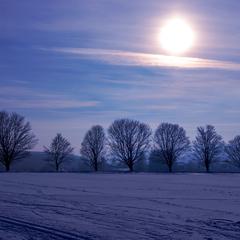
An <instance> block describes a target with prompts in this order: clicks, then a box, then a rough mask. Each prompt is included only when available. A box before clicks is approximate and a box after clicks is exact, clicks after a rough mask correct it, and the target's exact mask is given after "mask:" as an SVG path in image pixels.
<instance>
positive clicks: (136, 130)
mask: <svg viewBox="0 0 240 240" xmlns="http://www.w3.org/2000/svg"><path fill="white" fill-rule="evenodd" d="M37 142H38V140H37V138H36V136H35V135H34V134H33V132H32V129H31V125H30V123H29V122H27V121H26V120H25V118H24V117H23V116H21V115H19V114H17V113H8V112H5V111H2V112H0V162H1V163H2V165H3V166H4V167H5V169H6V171H9V170H10V167H11V165H12V163H13V162H15V161H17V160H20V159H23V158H25V157H26V156H27V155H28V154H30V152H29V151H30V150H31V149H33V148H34V146H35V145H36V144H37ZM43 148H44V152H45V153H46V156H47V159H46V160H48V161H50V162H51V163H53V164H54V166H55V170H56V171H59V170H60V169H61V166H62V165H63V163H64V162H66V161H67V160H68V159H69V158H70V157H71V155H72V154H73V150H74V149H73V147H72V146H71V144H70V142H69V141H68V140H67V139H66V138H65V137H63V136H62V134H60V133H58V134H57V135H56V136H55V137H54V138H53V140H52V142H51V144H50V146H44V147H43ZM80 154H81V158H82V159H83V160H84V162H85V164H86V165H88V166H89V167H90V168H91V169H92V170H94V171H98V170H99V169H102V166H103V165H104V163H106V162H107V163H108V164H111V163H113V162H118V163H120V164H122V165H125V166H126V167H128V169H129V171H134V169H135V167H136V166H137V164H140V163H141V162H143V161H146V159H154V161H155V163H159V166H162V165H165V166H167V168H168V171H169V172H172V171H173V167H174V165H176V163H177V162H178V161H179V160H180V159H181V158H182V157H183V156H185V155H188V156H189V155H190V156H191V158H192V160H193V161H196V162H199V163H201V164H202V165H203V166H204V167H205V169H206V171H207V172H209V171H210V170H211V167H212V165H213V163H216V162H218V161H221V160H222V159H223V156H224V157H225V162H226V163H228V164H231V165H233V166H236V167H237V168H239V169H240V136H239V135H238V136H236V137H235V138H234V139H233V140H231V141H229V142H228V143H225V142H224V141H223V139H222V137H221V136H220V135H219V134H218V133H217V132H216V130H215V128H214V126H211V125H206V126H200V127H197V135H196V137H195V140H194V141H193V142H190V140H189V138H188V137H187V135H186V131H185V130H184V128H182V127H181V126H179V125H178V124H172V123H161V124H160V125H159V126H158V127H157V129H156V131H155V132H152V130H151V128H150V127H149V125H147V124H145V123H142V122H139V121H137V120H131V119H118V120H115V121H114V122H113V123H112V124H111V125H110V127H109V128H108V129H107V134H106V133H105V131H104V129H103V127H102V126H100V125H96V126H93V127H92V128H91V129H89V130H88V131H87V133H86V134H85V137H84V139H83V141H82V143H81V146H80Z"/></svg>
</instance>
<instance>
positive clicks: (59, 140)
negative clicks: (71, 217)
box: [44, 133, 73, 171]
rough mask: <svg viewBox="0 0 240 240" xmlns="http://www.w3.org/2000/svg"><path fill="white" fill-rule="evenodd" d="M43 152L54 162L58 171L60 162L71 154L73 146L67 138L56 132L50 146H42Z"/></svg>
mask: <svg viewBox="0 0 240 240" xmlns="http://www.w3.org/2000/svg"><path fill="white" fill-rule="evenodd" d="M44 152H45V153H46V154H47V155H48V157H49V160H50V161H52V162H53V163H54V164H55V168H56V171H59V168H60V166H61V165H62V163H63V162H65V161H66V160H67V158H68V157H69V155H70V154H72V152H73V148H72V147H71V144H70V143H69V142H68V140H67V139H66V138H64V137H63V136H62V135H61V134H60V133H58V134H57V135H56V137H55V138H54V139H53V140H52V143H51V145H50V147H49V148H47V147H44Z"/></svg>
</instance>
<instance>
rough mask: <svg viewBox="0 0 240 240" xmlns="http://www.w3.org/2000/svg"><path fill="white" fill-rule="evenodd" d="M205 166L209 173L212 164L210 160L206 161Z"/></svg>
mask: <svg viewBox="0 0 240 240" xmlns="http://www.w3.org/2000/svg"><path fill="white" fill-rule="evenodd" d="M205 167H206V172H207V173H209V170H210V164H209V162H208V161H205Z"/></svg>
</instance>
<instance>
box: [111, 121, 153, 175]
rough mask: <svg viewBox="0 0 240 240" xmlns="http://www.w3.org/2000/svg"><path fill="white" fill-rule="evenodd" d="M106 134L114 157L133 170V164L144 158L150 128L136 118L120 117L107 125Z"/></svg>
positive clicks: (148, 141)
mask: <svg viewBox="0 0 240 240" xmlns="http://www.w3.org/2000/svg"><path fill="white" fill-rule="evenodd" d="M108 136H109V146H110V149H111V153H112V155H113V156H114V158H115V159H116V160H118V161H120V162H122V163H124V164H126V165H127V166H128V168H129V170H130V171H133V166H134V165H135V163H137V162H138V161H139V160H142V159H143V158H144V156H145V153H146V151H147V148H148V147H149V144H150V136H151V129H150V127H149V126H148V125H146V124H144V123H140V122H139V121H136V120H130V119H120V120H115V121H114V122H113V123H112V125H111V126H110V127H109V129H108Z"/></svg>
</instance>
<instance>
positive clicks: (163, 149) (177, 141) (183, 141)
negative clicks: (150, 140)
mask: <svg viewBox="0 0 240 240" xmlns="http://www.w3.org/2000/svg"><path fill="white" fill-rule="evenodd" d="M154 142H155V149H156V151H157V152H158V154H159V160H160V161H163V162H165V164H167V166H168V169H169V172H172V166H173V164H174V163H175V162H176V161H177V159H178V158H179V157H180V156H181V155H182V154H183V153H184V152H185V151H186V150H187V149H188V148H189V146H190V141H189V139H188V137H186V132H185V130H184V129H183V128H182V127H180V126H179V125H177V124H171V123H162V124H160V125H159V127H158V128H157V130H156V132H155V135H154Z"/></svg>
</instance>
